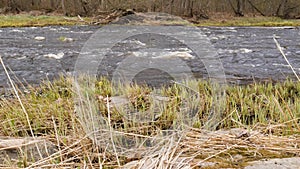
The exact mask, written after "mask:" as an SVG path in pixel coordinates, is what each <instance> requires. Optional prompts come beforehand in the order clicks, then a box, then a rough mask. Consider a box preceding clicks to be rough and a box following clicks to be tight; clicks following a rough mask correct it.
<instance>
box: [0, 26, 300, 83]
mask: <svg viewBox="0 0 300 169" xmlns="http://www.w3.org/2000/svg"><path fill="white" fill-rule="evenodd" d="M98 29H101V28H100V27H99V26H64V27H61V26H51V27H27V28H1V29H0V55H1V56H2V58H3V60H4V63H5V65H6V66H7V67H9V68H10V69H11V70H12V72H11V75H12V77H13V78H14V79H16V78H18V79H19V80H20V81H21V82H22V83H24V82H26V83H30V84H38V83H40V82H41V80H43V79H46V78H48V79H53V78H54V77H57V75H59V74H60V73H63V74H71V73H72V71H73V70H74V65H75V62H76V59H77V57H78V55H79V53H80V50H81V48H82V47H83V45H84V44H85V42H86V41H87V40H88V39H89V38H90V36H91V35H92V34H93V33H94V32H95V31H96V30H98ZM199 30H201V31H202V32H203V33H204V34H205V35H206V36H207V37H208V38H209V40H210V42H211V44H212V45H213V46H214V48H215V50H216V51H217V53H218V54H219V57H220V59H221V62H222V63H223V67H224V72H225V74H226V78H227V80H228V81H229V82H231V83H237V84H242V83H247V82H249V81H252V80H263V79H272V80H276V81H277V80H283V79H286V78H287V77H291V78H294V75H293V73H292V71H291V69H290V67H289V66H288V64H287V63H286V61H285V59H284V58H283V57H282V55H281V54H280V52H279V51H278V49H277V48H276V45H275V42H274V41H273V36H274V35H275V36H276V37H277V39H278V41H279V43H280V44H281V46H282V47H283V51H284V52H285V54H286V56H287V58H288V60H289V61H290V63H291V64H292V66H293V67H294V69H295V71H296V72H297V73H299V74H300V38H299V36H300V30H299V29H298V28H296V27H295V28H294V27H280V28H278V27H277V28H271V27H268V28H265V27H201V28H199ZM152 38H154V39H155V37H152ZM157 38H158V42H159V45H158V46H160V47H164V48H166V49H167V50H165V51H169V54H170V55H172V54H173V55H174V53H175V55H179V56H180V57H184V60H185V61H186V62H187V64H188V65H189V66H190V67H191V70H192V71H193V73H195V75H196V77H206V76H207V75H206V72H205V67H204V66H203V64H202V63H201V61H199V60H198V61H197V60H193V56H192V55H193V54H192V53H191V52H190V51H189V49H188V48H186V47H185V46H182V45H180V44H173V46H172V45H170V44H169V42H168V41H167V40H165V39H164V40H159V37H157ZM108 43H109V42H108ZM135 43H137V46H138V45H143V43H142V42H141V41H137V42H135ZM125 47H126V44H125V46H122V45H121V46H120V45H119V46H117V47H116V48H119V49H117V50H119V51H122V50H123V51H124V50H125V49H127V48H125ZM174 49H178V50H179V51H176V50H174ZM133 52H135V53H133V54H135V55H143V51H139V50H138V49H136V50H135V51H133ZM172 52H173V53H172ZM176 52H177V53H176ZM167 55H168V53H165V54H160V55H159V56H167ZM118 57H120V58H121V57H124V55H123V56H110V55H107V56H106V57H105V60H104V61H103V62H102V63H105V64H106V65H102V68H103V67H104V68H107V69H106V70H109V67H112V69H111V70H110V72H103V71H104V69H103V71H102V70H101V69H99V74H106V75H109V74H111V71H113V69H114V68H115V67H116V66H117V63H118V62H117V60H118V59H120V58H118ZM152 72H153V71H152ZM154 72H155V71H154ZM150 73H151V71H150ZM156 73H157V72H156ZM150 75H151V76H152V75H153V74H150ZM162 75H163V76H162V77H163V78H160V77H155V78H153V79H157V80H158V81H159V80H162V79H165V74H162ZM139 76H145V77H149V75H147V72H142V73H141V74H139ZM15 81H16V80H15ZM16 82H17V81H16ZM5 86H8V80H7V77H6V75H5V73H4V71H3V68H2V67H1V68H0V87H5Z"/></svg>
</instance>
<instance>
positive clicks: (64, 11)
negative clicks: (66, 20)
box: [61, 0, 68, 15]
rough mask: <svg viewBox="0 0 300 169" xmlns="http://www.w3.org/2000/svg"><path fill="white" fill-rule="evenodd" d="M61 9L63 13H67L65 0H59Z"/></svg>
mask: <svg viewBox="0 0 300 169" xmlns="http://www.w3.org/2000/svg"><path fill="white" fill-rule="evenodd" d="M61 9H62V12H63V14H64V15H67V14H68V13H67V11H66V7H65V0H61Z"/></svg>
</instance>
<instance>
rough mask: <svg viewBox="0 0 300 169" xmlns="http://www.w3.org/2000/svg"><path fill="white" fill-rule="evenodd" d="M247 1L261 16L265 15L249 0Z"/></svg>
mask: <svg viewBox="0 0 300 169" xmlns="http://www.w3.org/2000/svg"><path fill="white" fill-rule="evenodd" d="M247 1H248V3H249V4H250V5H251V6H252V8H254V9H255V10H256V11H257V12H258V13H260V14H261V15H262V16H266V15H265V14H264V13H263V12H262V11H261V10H259V9H258V8H257V7H256V6H255V5H254V4H253V3H252V2H251V1H250V0H247Z"/></svg>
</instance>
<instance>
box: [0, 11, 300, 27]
mask: <svg viewBox="0 0 300 169" xmlns="http://www.w3.org/2000/svg"><path fill="white" fill-rule="evenodd" d="M102 18H106V16H103V17H102ZM187 19H189V18H187ZM107 22H109V20H108V21H107ZM194 22H195V24H194V25H196V26H275V27H276V26H300V20H296V19H294V20H292V19H290V20H287V19H281V18H278V17H233V16H228V17H217V16H215V17H212V18H211V19H207V20H206V19H203V20H196V21H194ZM90 23H106V21H103V20H102V21H101V22H99V20H96V19H95V18H92V17H84V18H81V19H80V18H78V17H65V16H59V15H52V16H46V15H40V16H31V15H27V14H20V15H0V27H27V26H49V25H78V24H90Z"/></svg>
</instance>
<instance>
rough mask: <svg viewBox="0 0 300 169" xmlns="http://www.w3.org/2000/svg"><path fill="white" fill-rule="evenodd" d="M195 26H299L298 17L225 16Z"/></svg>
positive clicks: (200, 22) (202, 21)
mask: <svg viewBox="0 0 300 169" xmlns="http://www.w3.org/2000/svg"><path fill="white" fill-rule="evenodd" d="M196 25H197V26H267V27H280V26H300V20H299V19H281V18H279V17H261V16H258V17H225V18H222V17H220V18H216V17H214V18H212V19H209V20H201V21H199V24H196Z"/></svg>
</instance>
